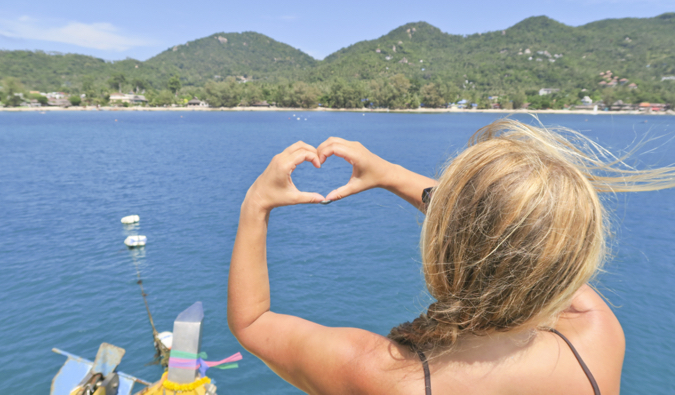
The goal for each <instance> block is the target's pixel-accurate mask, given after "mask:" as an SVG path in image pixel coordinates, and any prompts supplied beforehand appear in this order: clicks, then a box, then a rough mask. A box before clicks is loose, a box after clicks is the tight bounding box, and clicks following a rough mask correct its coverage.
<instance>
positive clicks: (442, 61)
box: [0, 13, 675, 107]
mask: <svg viewBox="0 0 675 395" xmlns="http://www.w3.org/2000/svg"><path fill="white" fill-rule="evenodd" d="M608 70H611V73H605V74H604V75H600V73H602V72H606V71H608ZM673 75H675V13H666V14H662V15H659V16H657V17H654V18H626V19H608V20H603V21H598V22H592V23H589V24H586V25H583V26H579V27H571V26H567V25H564V24H562V23H559V22H556V21H555V20H552V19H550V18H548V17H545V16H538V17H531V18H527V19H525V20H523V21H521V22H519V23H517V24H516V25H514V26H512V27H510V28H508V29H505V30H500V31H494V32H488V33H482V34H481V33H476V34H473V35H468V36H462V35H452V34H447V33H444V32H442V31H441V30H439V29H438V28H436V27H434V26H431V25H429V24H428V23H425V22H417V23H409V24H406V25H404V26H401V27H399V28H397V29H394V30H393V31H391V32H389V33H388V34H386V35H384V36H382V37H380V38H378V39H375V40H368V41H361V42H358V43H356V44H353V45H351V46H349V47H347V48H343V49H340V50H339V51H337V52H335V53H333V54H331V55H330V56H328V57H327V58H326V59H324V60H321V61H317V60H315V59H313V58H311V57H310V56H309V55H307V54H305V53H303V52H302V51H300V50H298V49H295V48H292V47H291V46H289V45H286V44H283V43H280V42H277V41H275V40H273V39H272V38H269V37H267V36H265V35H262V34H258V33H254V32H244V33H217V34H213V35H211V36H209V37H205V38H201V39H198V40H195V41H190V42H187V43H185V44H181V45H176V46H174V47H171V48H169V49H167V50H166V51H164V52H162V53H160V54H158V55H157V56H155V57H153V58H151V59H148V60H147V61H145V62H141V61H137V60H134V59H126V60H122V61H115V62H106V61H103V60H101V59H96V58H93V57H90V56H84V55H73V54H66V55H62V54H53V53H44V52H40V51H36V52H30V51H0V79H1V78H5V77H15V78H17V79H19V80H20V82H22V83H23V85H24V86H25V87H26V88H27V89H36V90H42V91H51V90H63V91H69V92H74V93H77V92H85V91H86V92H89V96H97V95H98V96H100V97H104V96H105V92H110V91H116V90H125V91H126V90H130V89H138V90H148V92H149V94H150V95H152V92H160V91H162V90H166V89H167V88H169V89H171V90H172V91H174V93H175V92H176V90H177V89H180V87H181V86H182V87H183V88H182V90H183V91H184V92H183V93H184V94H185V95H197V96H201V97H206V96H208V95H209V94H214V93H213V92H221V93H222V92H226V91H228V92H229V91H233V90H236V89H238V90H239V93H237V94H235V93H232V92H230V93H227V95H226V96H227V97H226V98H225V99H222V100H220V101H219V102H220V103H230V104H231V103H238V102H239V101H242V100H243V101H244V102H255V101H256V100H259V99H260V100H261V99H266V100H273V101H278V102H280V103H282V102H288V103H296V101H294V100H292V99H284V98H283V97H286V98H288V97H290V96H288V95H291V93H292V92H295V94H296V96H297V95H300V96H302V95H303V94H305V93H306V92H313V93H312V95H313V97H316V100H314V102H316V101H318V100H319V98H320V99H321V102H323V103H324V105H328V106H335V107H359V106H368V105H370V106H387V107H392V106H393V107H401V106H403V107H405V106H414V105H415V104H416V103H417V102H422V103H428V104H429V105H430V106H437V105H441V104H443V103H444V102H445V103H447V102H449V101H455V100H457V99H466V100H469V101H473V102H480V101H481V100H483V102H484V101H485V100H488V99H487V98H488V97H489V96H490V97H494V96H500V97H501V98H502V99H503V98H509V101H513V99H514V98H516V100H515V101H516V102H517V103H520V102H522V101H524V100H525V96H530V97H531V96H535V92H536V91H538V90H539V89H541V88H555V89H560V90H561V92H564V93H565V95H564V97H567V98H568V99H565V102H566V103H567V102H569V103H571V102H573V101H577V100H579V99H580V97H583V96H584V95H591V96H593V95H594V96H593V97H595V99H599V98H604V99H605V101H608V100H613V99H616V98H625V99H626V100H631V102H635V101H639V100H650V98H651V100H654V101H659V100H660V101H664V100H665V101H669V102H673V101H675V92H674V91H675V81H673V80H670V79H667V78H666V79H664V77H668V76H673ZM172 77H173V83H172V85H170V84H169V80H170V79H171V78H172ZM228 77H229V79H228ZM226 80H227V81H226ZM233 81H238V82H245V81H248V82H252V84H253V85H251V84H246V85H251V88H244V87H238V88H237V87H236V86H235V85H233V84H235V82H233ZM630 83H633V84H635V85H633V86H632V87H629V86H628V85H629V84H630ZM219 84H220V85H219ZM607 87H612V89H607ZM636 87H637V88H636ZM186 90H187V91H186ZM188 91H189V92H188ZM244 91H249V93H247V94H244V93H242V92H244ZM209 92H211V93H209ZM251 92H252V93H251ZM279 92H285V93H283V94H282V93H279ZM298 92H300V93H298ZM302 92H305V93H302ZM237 95H239V96H237ZM242 95H243V96H242ZM246 95H248V96H247V97H248V99H242V97H244V96H246ZM284 95H286V96H284ZM561 95H562V94H559V96H561ZM165 96H166V98H169V97H170V95H168V94H167V95H165ZM291 96H292V95H291ZM577 96H579V97H577ZM298 97H299V96H298ZM375 97H377V98H378V99H373V98H375ZM551 97H552V98H554V99H555V97H554V96H551ZM214 100H215V99H214ZM298 100H300V99H298ZM528 100H529V98H528ZM555 100H557V99H555ZM555 100H554V101H555ZM561 100H562V96H561ZM215 101H218V100H215ZM301 101H302V102H303V103H304V102H307V101H308V100H301ZM309 102H312V100H309ZM561 102H562V101H561ZM561 102H558V104H560V103H561ZM230 104H228V105H230ZM221 105H225V104H221ZM235 105H236V104H235ZM514 105H515V104H514Z"/></svg>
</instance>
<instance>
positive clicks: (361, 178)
mask: <svg viewBox="0 0 675 395" xmlns="http://www.w3.org/2000/svg"><path fill="white" fill-rule="evenodd" d="M566 133H567V138H565V137H563V135H562V134H558V133H555V132H551V131H548V130H546V129H543V128H535V127H532V126H528V125H525V124H522V123H519V122H517V121H513V120H500V121H497V122H495V123H493V124H491V125H488V126H486V127H485V128H483V129H481V130H479V131H478V132H477V133H476V134H475V135H474V137H473V138H472V139H471V141H470V144H469V147H468V148H467V149H466V150H465V151H464V152H462V153H461V154H460V155H459V156H457V157H456V158H454V159H452V160H451V161H450V162H449V164H448V166H447V168H446V169H445V171H444V173H443V175H442V176H441V177H440V179H439V180H438V182H437V181H435V180H433V179H430V178H427V177H424V176H421V175H419V174H415V173H413V172H410V171H408V170H406V169H404V168H402V167H400V166H397V165H394V164H391V163H389V162H387V161H385V160H383V159H381V158H379V157H378V156H376V155H374V154H373V153H371V152H369V151H368V150H367V149H366V148H364V147H363V146H362V145H361V144H359V143H357V142H350V141H345V140H342V139H338V138H330V139H328V140H326V141H325V142H324V143H322V144H321V145H320V146H319V147H317V148H314V147H312V146H310V145H308V144H305V143H302V142H298V143H296V144H294V145H292V146H290V147H289V148H287V149H286V150H284V151H283V152H282V153H280V154H278V155H277V156H275V157H274V158H273V159H272V161H271V163H270V165H269V166H268V168H267V169H266V170H265V171H264V172H263V174H261V175H260V177H258V179H257V180H256V181H255V183H254V184H253V185H252V186H251V188H250V189H249V191H248V193H247V194H246V198H245V199H244V202H243V204H242V206H241V217H240V222H239V229H238V232H237V238H236V241H235V246H234V250H233V253H232V261H231V264H230V275H229V289H228V322H229V325H230V329H231V330H232V332H233V334H234V335H235V336H236V337H237V339H238V340H239V342H240V343H241V344H242V345H243V346H244V347H245V348H246V349H247V350H249V351H250V352H251V353H253V354H255V355H256V356H258V357H259V358H260V359H262V360H263V361H264V362H265V363H266V364H267V365H268V366H269V367H270V368H271V369H272V370H274V371H275V372H276V373H277V374H278V375H279V376H281V377H282V378H284V379H285V380H287V381H288V382H290V383H291V384H293V385H295V386H296V387H298V388H299V389H301V390H303V391H305V392H308V393H312V394H431V393H433V394H435V395H436V394H600V393H603V394H618V393H619V386H620V381H621V367H622V363H623V357H624V350H625V340H624V335H623V331H622V329H621V325H620V324H619V322H618V321H617V319H616V317H615V316H614V314H613V313H612V311H611V309H610V308H609V307H608V306H607V304H606V303H605V302H604V300H603V299H602V298H601V297H600V296H598V294H597V293H596V292H595V291H594V290H593V289H592V288H591V287H589V286H588V285H587V283H588V282H589V281H590V280H591V279H592V278H593V276H594V275H595V273H596V272H597V271H598V270H599V269H600V266H601V264H602V260H603V258H604V254H605V242H604V240H605V234H606V225H605V222H606V220H605V214H604V212H603V208H602V205H601V203H600V201H599V199H598V194H597V192H609V191H637V190H654V189H662V188H667V187H672V186H674V185H675V181H674V178H673V175H674V174H675V169H673V168H665V169H656V170H647V171H637V170H633V169H631V168H627V167H625V166H624V167H622V165H623V162H621V161H620V160H618V159H616V158H613V157H611V156H609V158H610V159H609V160H608V161H603V159H602V158H607V157H608V152H606V151H604V150H603V149H602V148H600V147H599V146H597V145H595V144H594V143H592V142H591V141H590V140H588V139H586V138H584V137H583V136H581V135H580V134H577V133H574V132H569V131H567V132H566ZM331 155H335V156H338V157H341V158H344V159H345V160H346V161H348V162H349V163H350V164H351V165H352V166H353V173H352V177H351V179H350V180H349V182H348V183H347V184H346V185H345V186H343V187H341V188H338V189H337V190H335V191H332V192H331V193H330V194H328V196H326V197H325V198H324V197H323V196H321V195H319V194H317V193H309V192H300V191H298V190H297V188H295V186H294V185H293V182H292V180H291V177H290V176H291V173H292V171H293V170H294V169H295V167H296V166H297V165H298V164H300V163H302V162H305V161H307V162H311V163H312V164H313V165H314V166H315V167H317V168H319V167H320V166H321V164H322V163H324V162H325V161H326V158H328V157H329V156H331ZM376 187H379V188H385V189H387V190H389V191H391V192H393V193H395V194H396V195H398V196H400V197H401V198H403V199H405V200H406V201H408V202H409V203H411V204H412V205H414V206H415V207H417V208H419V209H420V210H422V211H423V212H425V213H426V215H427V216H426V219H425V221H424V225H423V229H422V238H421V243H420V244H421V250H422V262H423V272H424V276H425V280H426V284H427V288H428V290H429V292H430V293H431V295H432V296H433V297H434V298H435V299H436V302H434V303H433V304H432V305H431V306H429V308H428V310H427V312H426V313H424V314H422V315H421V316H420V317H419V318H417V319H415V320H414V321H413V322H412V323H405V324H402V325H400V326H399V327H397V328H394V329H392V331H391V333H390V334H389V336H388V337H384V336H381V335H378V334H375V333H371V332H368V331H365V330H361V329H355V328H328V327H324V326H321V325H318V324H316V323H313V322H309V321H306V320H303V319H301V318H298V317H294V316H288V315H280V314H275V313H273V312H271V311H270V293H269V280H268V274H267V262H266V245H265V243H266V233H267V223H268V220H269V216H270V212H271V211H272V209H274V208H275V207H279V206H286V205H294V204H305V203H319V202H322V201H324V200H339V199H342V198H345V197H347V196H350V195H353V194H356V193H359V192H362V191H365V190H367V189H371V188H376ZM430 187H433V189H432V190H431V194H427V195H426V196H427V197H430V199H423V191H424V190H427V191H428V188H430ZM423 200H428V203H427V202H425V201H423Z"/></svg>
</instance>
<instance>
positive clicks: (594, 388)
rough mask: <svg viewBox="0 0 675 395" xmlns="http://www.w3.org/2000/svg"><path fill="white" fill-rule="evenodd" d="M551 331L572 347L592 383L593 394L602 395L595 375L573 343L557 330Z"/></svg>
mask: <svg viewBox="0 0 675 395" xmlns="http://www.w3.org/2000/svg"><path fill="white" fill-rule="evenodd" d="M550 331H551V332H553V333H555V334H556V335H558V336H560V338H561V339H563V340H564V341H565V343H567V345H568V346H570V349H571V350H572V352H573V353H574V356H575V357H577V361H579V365H581V369H583V370H584V373H586V377H588V381H590V382H591V385H592V386H593V393H594V394H595V395H600V388H599V387H598V383H597V382H596V381H595V377H593V373H591V370H590V369H589V368H588V366H586V364H585V363H584V360H583V359H581V355H579V353H578V352H577V349H576V348H574V346H573V345H572V343H571V342H570V341H569V340H567V338H566V337H565V336H564V335H563V334H562V333H560V332H558V331H557V330H555V329H553V328H551V329H550Z"/></svg>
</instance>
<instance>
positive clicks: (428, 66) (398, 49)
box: [306, 13, 675, 94]
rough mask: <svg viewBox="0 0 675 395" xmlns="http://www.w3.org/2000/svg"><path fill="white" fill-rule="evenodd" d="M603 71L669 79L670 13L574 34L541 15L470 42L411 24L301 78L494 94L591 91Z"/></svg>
mask: <svg viewBox="0 0 675 395" xmlns="http://www.w3.org/2000/svg"><path fill="white" fill-rule="evenodd" d="M607 70H611V71H612V72H613V75H618V76H621V77H625V78H628V79H630V80H632V81H637V80H640V81H641V82H649V81H656V80H657V79H658V80H659V81H660V79H661V77H662V76H664V75H673V74H675V13H670V14H663V15H660V16H658V17H655V18H649V19H636V18H629V19H615V20H605V21H599V22H594V23H590V24H588V25H584V26H581V27H570V26H566V25H564V24H561V23H559V22H556V21H554V20H552V19H550V18H547V17H545V16H540V17H532V18H528V19H525V20H524V21H522V22H520V23H518V24H516V25H514V26H512V27H510V28H508V29H506V30H503V31H496V32H490V33H484V34H474V35H470V36H459V35H451V34H446V33H443V32H441V31H440V30H439V29H437V28H435V27H433V26H431V25H429V24H427V23H424V22H419V23H410V24H407V25H404V26H401V27H399V28H397V29H395V30H393V31H392V32H390V33H389V34H387V35H385V36H382V37H380V38H378V39H376V40H371V41H362V42H359V43H356V44H354V45H352V46H350V47H348V48H343V49H341V50H339V51H337V52H335V53H334V54H332V55H330V56H328V57H327V58H326V59H325V60H324V61H323V62H320V63H319V64H318V65H317V67H315V68H314V69H312V70H310V71H309V72H308V75H307V77H306V78H307V79H308V80H309V81H314V80H328V79H331V78H334V77H336V76H339V77H342V78H345V79H354V78H360V79H373V78H376V77H377V76H386V75H392V74H396V73H403V74H405V75H406V76H407V77H408V78H410V79H413V80H414V79H422V80H435V79H442V80H443V81H452V82H453V84H454V85H455V86H457V87H461V88H469V87H471V88H474V87H475V89H478V90H480V91H484V90H494V91H495V94H497V93H499V92H500V91H502V92H503V91H508V90H513V89H522V90H528V89H539V88H541V87H555V88H566V87H579V88H591V87H593V86H594V85H596V84H598V82H600V77H599V73H600V72H603V71H607Z"/></svg>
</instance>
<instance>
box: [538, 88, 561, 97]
mask: <svg viewBox="0 0 675 395" xmlns="http://www.w3.org/2000/svg"><path fill="white" fill-rule="evenodd" d="M559 91H560V89H556V88H541V89H539V96H544V95H550V94H551V93H556V92H559Z"/></svg>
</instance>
